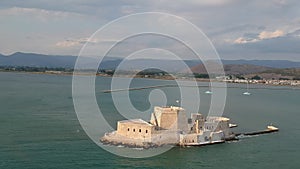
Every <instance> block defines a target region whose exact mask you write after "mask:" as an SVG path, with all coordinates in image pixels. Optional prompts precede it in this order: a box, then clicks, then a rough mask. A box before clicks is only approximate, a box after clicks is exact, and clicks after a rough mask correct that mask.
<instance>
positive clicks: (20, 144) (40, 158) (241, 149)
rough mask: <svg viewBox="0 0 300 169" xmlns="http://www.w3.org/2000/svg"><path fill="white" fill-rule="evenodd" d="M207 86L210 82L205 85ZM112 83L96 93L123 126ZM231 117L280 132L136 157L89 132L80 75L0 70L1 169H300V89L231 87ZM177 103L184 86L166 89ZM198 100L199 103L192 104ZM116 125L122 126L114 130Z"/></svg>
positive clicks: (144, 103) (134, 97) (142, 96)
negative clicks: (80, 113) (80, 102)
mask: <svg viewBox="0 0 300 169" xmlns="http://www.w3.org/2000/svg"><path fill="white" fill-rule="evenodd" d="M170 83H171V84H172V83H174V82H172V81H162V80H150V79H135V80H134V83H132V86H133V87H135V86H150V85H162V84H170ZM201 84H202V83H201ZM109 85H110V78H104V77H98V78H97V81H96V86H97V88H96V96H97V99H98V104H99V106H100V107H101V110H102V112H103V114H105V118H107V120H108V121H110V123H111V125H115V122H116V121H117V120H120V119H122V116H120V115H118V114H116V113H115V112H116V109H115V108H114V106H113V104H112V101H111V97H110V94H103V93H102V92H101V90H104V89H109ZM229 86H233V87H236V88H229V89H228V91H227V92H228V95H227V102H226V107H225V111H224V112H225V113H224V115H225V116H227V117H230V118H231V119H232V120H233V121H234V122H236V123H238V124H239V127H238V129H236V130H237V131H252V130H259V129H263V128H265V126H266V125H267V124H269V123H273V124H275V125H277V126H278V127H279V128H280V132H279V133H273V134H269V135H261V136H254V137H249V138H243V139H241V140H240V141H238V142H231V143H225V144H219V145H211V146H206V147H186V148H181V147H175V148H173V149H171V150H170V151H168V152H166V153H163V154H161V155H159V156H155V157H151V158H145V159H130V158H124V157H119V156H116V155H113V154H111V153H109V152H106V151H105V150H103V149H101V148H100V147H98V146H97V145H96V144H95V143H93V142H92V141H91V140H90V139H89V138H88V137H87V136H86V134H85V133H84V132H83V130H82V128H81V126H80V124H79V122H78V120H77V118H76V114H75V111H74V108H73V102H72V93H71V90H72V77H71V76H56V75H35V74H22V73H0V136H1V138H0V168H1V169H2V168H4V169H6V168H72V169H75V168H211V169H214V168H215V169H219V168H237V169H239V168H272V169H277V168H278V169H279V168H280V169H281V168H289V169H290V168H295V169H296V168H299V166H300V161H299V158H300V125H299V121H300V90H299V89H293V88H288V87H270V86H262V88H261V87H260V86H257V85H254V86H251V87H259V88H257V89H250V92H251V93H252V95H251V96H244V95H242V93H243V92H244V90H245V89H244V88H245V86H244V85H236V84H230V85H229ZM152 90H154V89H147V90H136V91H131V92H130V99H131V101H132V104H133V105H134V106H135V107H136V108H137V109H138V110H148V109H151V105H150V104H149V101H148V95H149V93H150V92H151V91H152ZM161 90H163V91H164V92H165V94H166V97H167V98H168V102H169V103H174V101H175V100H176V99H177V98H178V89H177V88H176V87H169V88H162V89H161ZM199 90H200V92H201V93H202V94H201V106H200V111H201V112H203V113H205V112H207V111H208V108H209V103H210V96H209V95H205V94H203V93H204V92H205V91H206V90H207V88H200V89H199ZM191 101H192V100H191ZM114 127H115V126H114Z"/></svg>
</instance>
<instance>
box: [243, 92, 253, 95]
mask: <svg viewBox="0 0 300 169" xmlns="http://www.w3.org/2000/svg"><path fill="white" fill-rule="evenodd" d="M243 95H251V93H249V92H244V93H243Z"/></svg>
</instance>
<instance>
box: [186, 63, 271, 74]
mask: <svg viewBox="0 0 300 169" xmlns="http://www.w3.org/2000/svg"><path fill="white" fill-rule="evenodd" d="M207 65H208V66H210V69H211V70H210V71H211V72H210V73H216V72H220V71H221V68H220V67H218V66H214V65H212V64H209V63H208V64H207ZM273 69H275V68H271V67H266V66H257V65H250V64H228V65H224V71H225V73H226V74H231V75H240V74H252V73H259V72H263V71H269V70H273ZM191 71H192V72H193V73H199V74H207V71H206V68H205V66H204V64H199V65H197V66H193V67H191ZM183 72H184V71H183Z"/></svg>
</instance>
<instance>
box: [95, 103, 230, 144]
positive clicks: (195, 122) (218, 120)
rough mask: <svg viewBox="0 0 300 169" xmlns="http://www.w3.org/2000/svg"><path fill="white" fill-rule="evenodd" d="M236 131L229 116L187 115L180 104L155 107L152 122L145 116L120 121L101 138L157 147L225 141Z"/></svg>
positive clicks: (119, 142)
mask: <svg viewBox="0 0 300 169" xmlns="http://www.w3.org/2000/svg"><path fill="white" fill-rule="evenodd" d="M233 137H234V134H233V133H232V132H231V131H230V124H229V119H228V118H225V117H211V116H208V117H204V116H203V115H202V114H199V113H195V114H191V118H187V116H186V112H185V110H184V109H183V108H181V107H176V106H170V107H158V106H156V107H154V112H153V113H152V114H151V120H150V122H146V121H144V120H142V119H132V120H123V121H118V124H117V130H116V131H113V132H111V133H106V134H105V135H104V136H103V137H102V138H101V139H100V141H101V142H102V143H107V144H113V145H126V146H130V147H145V148H149V147H156V146H162V145H167V144H171V145H180V146H200V145H207V144H215V143H223V142H225V140H230V139H232V138H233Z"/></svg>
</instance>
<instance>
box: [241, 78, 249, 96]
mask: <svg viewBox="0 0 300 169" xmlns="http://www.w3.org/2000/svg"><path fill="white" fill-rule="evenodd" d="M243 95H247V96H249V95H251V93H249V84H248V81H247V91H246V92H244V93H243Z"/></svg>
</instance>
